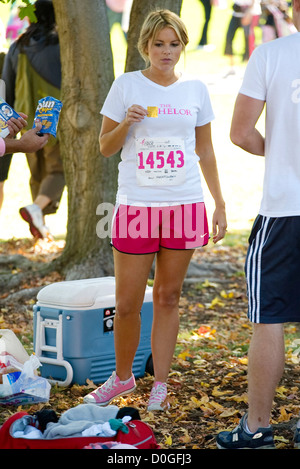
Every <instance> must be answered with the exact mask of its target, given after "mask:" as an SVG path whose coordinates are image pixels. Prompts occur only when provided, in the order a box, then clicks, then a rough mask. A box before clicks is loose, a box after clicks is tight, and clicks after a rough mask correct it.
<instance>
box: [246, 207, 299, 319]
mask: <svg viewBox="0 0 300 469" xmlns="http://www.w3.org/2000/svg"><path fill="white" fill-rule="evenodd" d="M245 272H246V279H247V292H248V317H249V319H250V321H251V322H254V323H265V324H276V323H284V322H299V321H300V216H291V217H280V218H270V217H265V216H262V215H259V216H258V217H257V218H256V220H255V222H254V225H253V228H252V231H251V234H250V237H249V247H248V252H247V257H246V264H245Z"/></svg>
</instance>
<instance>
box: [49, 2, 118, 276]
mask: <svg viewBox="0 0 300 469" xmlns="http://www.w3.org/2000/svg"><path fill="white" fill-rule="evenodd" d="M53 4H54V8H55V15H56V22H57V25H58V31H59V40H60V49H61V63H62V101H63V109H62V112H61V118H60V123H59V129H60V134H61V140H60V141H61V153H62V156H63V161H64V171H65V177H66V184H67V187H68V225H67V237H66V246H65V249H64V252H63V254H62V256H61V257H60V258H59V259H58V261H57V262H58V264H59V265H60V266H61V268H62V269H63V271H64V272H65V273H66V277H67V278H69V279H72V278H87V277H93V276H103V275H109V274H112V264H113V263H112V254H111V248H110V244H109V242H110V239H109V237H106V238H100V237H99V236H98V235H97V233H96V227H97V222H98V220H99V218H98V217H97V207H98V205H99V204H102V203H103V202H105V203H111V204H113V203H114V199H115V193H116V187H117V165H118V159H117V158H115V157H113V158H109V159H107V158H104V157H102V156H101V155H100V151H99V143H98V137H99V131H100V126H101V116H100V114H99V112H100V109H101V106H102V104H103V102H104V100H105V97H106V95H107V93H108V91H109V88H110V86H111V83H112V81H113V79H114V73H113V59H112V52H111V45H110V35H109V25H108V20H107V14H106V4H105V0H85V1H84V2H82V0H53Z"/></svg>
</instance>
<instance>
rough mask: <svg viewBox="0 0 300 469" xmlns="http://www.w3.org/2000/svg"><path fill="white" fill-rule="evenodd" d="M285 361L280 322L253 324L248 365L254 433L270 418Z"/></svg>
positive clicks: (250, 424)
mask: <svg viewBox="0 0 300 469" xmlns="http://www.w3.org/2000/svg"><path fill="white" fill-rule="evenodd" d="M284 362H285V352H284V333H283V325H282V324H254V330H253V337H252V339H251V344H250V349H249V364H248V387H249V389H248V398H249V412H248V420H247V422H248V428H249V430H250V431H251V432H255V431H256V430H257V428H258V427H267V426H268V425H269V421H270V413H271V409H272V403H273V398H274V395H275V390H276V386H277V385H278V382H279V380H280V379H281V377H282V373H283V369H284Z"/></svg>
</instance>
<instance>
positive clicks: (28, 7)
mask: <svg viewBox="0 0 300 469" xmlns="http://www.w3.org/2000/svg"><path fill="white" fill-rule="evenodd" d="M0 2H1V3H11V4H12V5H13V4H14V3H15V2H16V0H0ZM22 3H24V5H20V7H19V17H20V18H21V20H23V19H24V18H25V17H28V18H29V21H30V22H31V23H35V22H36V16H35V12H34V11H35V6H34V5H33V4H32V3H31V0H22Z"/></svg>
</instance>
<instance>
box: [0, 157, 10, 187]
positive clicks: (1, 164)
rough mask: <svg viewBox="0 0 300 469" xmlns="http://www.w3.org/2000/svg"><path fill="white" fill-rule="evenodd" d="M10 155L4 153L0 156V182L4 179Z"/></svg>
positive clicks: (6, 176) (6, 174)
mask: <svg viewBox="0 0 300 469" xmlns="http://www.w3.org/2000/svg"><path fill="white" fill-rule="evenodd" d="M11 159H12V155H4V156H1V158H0V182H3V181H6V179H7V178H8V171H9V167H10V162H11Z"/></svg>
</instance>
